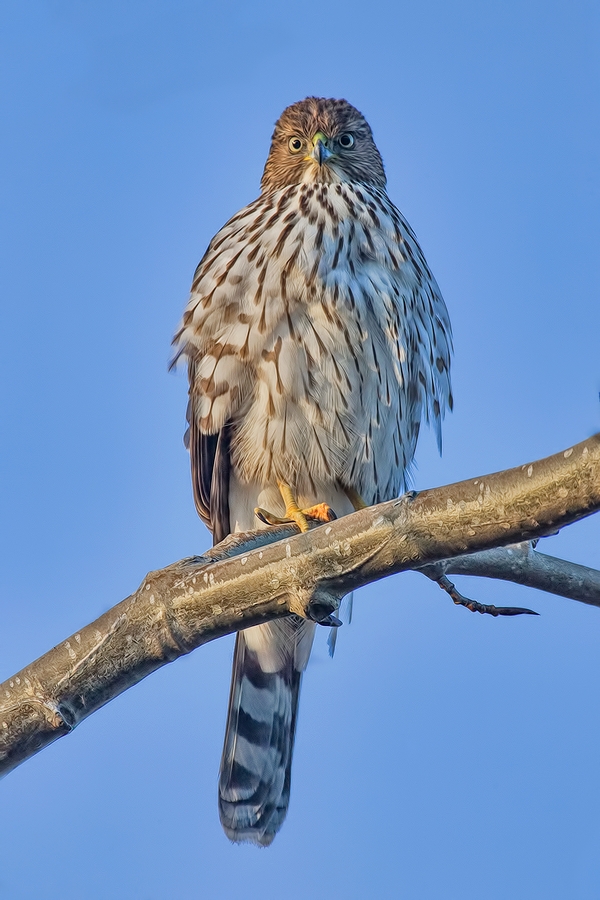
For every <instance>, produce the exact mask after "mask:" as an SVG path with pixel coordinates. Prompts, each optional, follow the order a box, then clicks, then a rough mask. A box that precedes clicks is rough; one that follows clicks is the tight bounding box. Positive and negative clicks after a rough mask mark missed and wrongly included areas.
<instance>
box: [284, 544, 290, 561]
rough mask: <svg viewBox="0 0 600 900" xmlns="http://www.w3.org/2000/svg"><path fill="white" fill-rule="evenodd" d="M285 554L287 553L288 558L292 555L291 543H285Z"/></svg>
mask: <svg viewBox="0 0 600 900" xmlns="http://www.w3.org/2000/svg"><path fill="white" fill-rule="evenodd" d="M285 555H286V557H287V558H288V559H289V558H290V557H291V555H292V548H291V547H290V545H289V544H286V545H285Z"/></svg>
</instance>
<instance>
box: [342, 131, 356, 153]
mask: <svg viewBox="0 0 600 900" xmlns="http://www.w3.org/2000/svg"><path fill="white" fill-rule="evenodd" d="M339 142H340V147H343V148H344V150H349V149H350V147H354V136H353V135H351V134H350V132H346V134H341V135H340V137H339Z"/></svg>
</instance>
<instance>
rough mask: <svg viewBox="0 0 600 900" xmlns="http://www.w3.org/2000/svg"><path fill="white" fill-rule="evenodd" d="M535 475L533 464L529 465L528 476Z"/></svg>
mask: <svg viewBox="0 0 600 900" xmlns="http://www.w3.org/2000/svg"><path fill="white" fill-rule="evenodd" d="M532 475H533V466H527V477H528V478H531V476H532Z"/></svg>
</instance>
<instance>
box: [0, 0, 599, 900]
mask: <svg viewBox="0 0 600 900" xmlns="http://www.w3.org/2000/svg"><path fill="white" fill-rule="evenodd" d="M599 30H600V29H599V13H598V6H597V4H595V3H593V2H579V0H575V2H572V0H571V2H547V0H544V2H541V0H540V2H534V0H520V2H516V0H503V2H501V3H500V2H492V3H477V2H469V0H462V2H461V0H450V2H442V0H437V2H436V0H421V2H420V3H418V4H415V3H409V2H407V0H400V2H392V0H370V2H369V3H368V4H359V3H357V2H354V0H348V2H341V0H329V2H327V3H316V4H314V3H312V4H310V3H309V4H306V3H304V4H298V3H294V4H292V3H289V4H288V3H282V2H276V3H268V2H265V0H258V2H256V0H254V2H251V3H241V2H240V0H236V2H231V0H229V2H228V0H225V2H221V3H220V5H219V6H218V7H217V6H216V5H211V6H209V5H208V4H205V3H201V2H182V0H168V2H167V0H146V2H135V0H131V2H130V0H125V2H124V0H120V2H115V0H103V2H102V3H96V2H89V0H70V2H69V0H46V2H41V0H31V2H22V0H12V2H11V0H5V2H3V3H2V4H1V5H0V32H1V38H0V41H1V46H0V75H1V79H2V112H1V117H2V139H1V141H0V168H1V171H2V174H3V176H4V177H3V186H2V207H3V212H2V229H3V233H2V239H1V253H2V264H3V274H2V295H3V296H2V306H1V325H0V342H1V346H0V366H1V368H2V372H1V375H0V397H1V401H0V403H1V405H0V416H1V418H0V423H1V424H0V450H1V454H2V460H1V463H2V469H1V484H0V490H1V504H2V524H1V528H2V533H1V540H0V554H1V561H0V608H1V619H0V621H1V629H0V678H4V677H8V676H9V675H11V674H13V673H14V672H15V671H17V670H18V669H20V668H21V667H22V666H24V665H25V664H27V663H28V662H30V661H31V660H32V659H34V658H35V657H36V656H38V655H40V654H41V653H43V652H44V651H46V650H47V649H49V648H50V647H51V646H53V645H54V644H55V643H57V642H58V641H60V640H61V639H64V638H65V637H67V636H68V635H69V634H71V633H72V632H74V631H76V630H77V629H78V628H79V627H81V626H82V625H84V624H86V623H88V622H89V621H91V620H92V619H94V618H95V617H96V616H98V615H99V614H100V613H102V612H103V611H104V610H106V609H107V608H109V607H110V606H112V605H113V604H114V603H116V602H118V601H119V600H120V599H122V598H123V597H124V596H126V595H127V594H128V593H130V592H131V591H132V590H134V589H135V588H136V587H137V585H138V584H139V583H140V582H141V580H142V579H143V576H144V575H145V573H146V572H147V571H148V570H150V569H155V568H159V567H161V566H163V565H166V564H168V563H170V562H172V561H174V560H176V559H179V558H181V557H183V556H186V555H189V554H192V553H195V552H198V551H201V550H202V549H204V548H205V547H207V546H208V545H209V543H210V539H209V535H208V533H207V532H206V531H205V529H204V528H203V526H202V525H201V524H200V522H199V521H198V519H197V518H196V515H195V512H194V508H193V503H192V499H191V491H190V484H189V474H188V458H187V454H186V452H185V450H184V448H183V444H182V433H183V428H184V413H185V405H186V389H187V386H186V380H185V377H184V375H183V374H182V373H179V374H175V375H173V374H171V375H169V374H168V373H167V363H168V360H169V354H170V347H169V344H170V339H171V336H172V334H173V332H174V330H175V327H176V325H177V322H178V319H179V316H180V315H181V312H182V309H183V305H184V303H185V301H186V298H187V292H188V288H189V284H190V281H191V276H192V273H193V270H194V268H195V265H196V263H197V262H198V260H199V258H200V256H201V254H202V253H203V251H204V248H205V246H206V244H207V243H208V241H209V239H210V237H211V236H212V235H213V234H214V232H215V231H216V230H217V229H218V228H219V227H220V226H221V225H222V224H223V223H224V222H225V220H226V219H227V218H228V217H229V216H230V215H231V214H233V213H234V212H235V211H236V210H237V209H239V208H240V207H241V206H243V205H244V204H246V203H247V202H249V201H251V200H252V199H253V198H254V197H255V196H256V195H257V192H258V183H259V179H260V175H261V172H262V166H263V163H264V159H265V157H266V154H267V151H268V146H269V139H270V135H271V131H272V127H273V123H274V122H275V120H276V118H277V117H278V115H279V114H280V112H281V110H282V109H283V108H284V107H285V106H286V105H287V104H289V103H291V102H293V101H295V100H298V99H300V98H302V97H304V96H306V95H307V94H313V93H314V94H318V95H324V96H328V95H329V96H345V97H346V98H347V99H349V100H350V101H351V102H353V103H354V104H355V105H356V106H358V108H359V109H361V110H362V111H363V112H364V114H365V115H366V117H367V119H368V120H369V122H370V123H371V125H372V127H373V130H374V132H375V137H376V140H377V142H378V145H379V147H380V149H381V152H382V154H383V157H384V160H385V162H386V166H387V172H388V176H389V192H390V195H391V197H392V198H393V199H394V201H395V202H396V203H397V205H398V206H399V207H400V208H401V209H402V211H403V212H404V213H405V215H406V216H407V218H408V220H409V221H410V222H411V224H412V226H413V227H414V229H415V230H416V233H417V235H418V237H419V240H420V242H421V244H422V246H423V248H424V250H425V253H426V255H427V258H428V261H429V263H430V265H431V267H432V268H433V270H434V272H435V274H436V276H437V279H438V281H439V283H440V285H441V287H442V290H443V292H444V295H445V298H446V301H447V304H448V306H449V308H450V312H451V315H452V319H453V324H454V332H455V345H456V355H455V366H454V387H455V390H454V394H455V398H456V411H455V413H454V415H453V416H451V417H450V419H449V420H448V421H447V426H446V428H445V435H444V455H443V457H442V459H441V460H440V459H439V458H438V457H437V451H436V449H435V441H434V439H433V436H432V435H431V434H430V433H427V432H426V433H425V435H424V437H423V439H422V441H421V443H420V448H419V453H418V469H417V472H416V479H415V486H416V487H418V488H423V487H430V486H433V485H436V484H442V483H447V482H451V481H454V480H459V479H463V478H467V477H470V476H476V475H479V474H482V473H486V472H490V471H494V470H496V469H502V468H505V467H508V466H512V465H517V464H520V463H524V462H527V461H529V460H533V459H536V458H538V457H540V456H545V455H547V454H550V453H553V452H556V451H558V450H561V449H564V448H566V447H568V446H569V445H570V444H572V443H574V442H576V441H579V440H582V439H583V438H585V437H587V436H588V435H590V434H591V433H593V432H594V431H597V430H600V427H599V426H600V415H599V413H600V406H599V403H598V391H599V389H600V352H599V347H600V338H599V335H600V303H599V296H600V294H599V287H600V284H599V282H600V278H599V275H600V272H599V266H598V242H599V237H600V234H599V215H598V210H599V203H598V201H599V190H598V187H599V182H598V162H599V159H598V156H599V153H598V150H599V134H600V129H599V121H598V104H597V98H598V87H599V83H600V82H599V74H600V72H599V68H600V66H599V63H598V59H599V54H598V46H599V36H600V35H599ZM599 524H600V523H599V522H598V520H597V519H593V518H592V519H589V520H588V521H587V522H584V523H581V524H579V525H575V526H573V527H571V528H569V529H567V530H566V531H565V532H563V533H562V534H561V535H560V536H559V537H557V538H552V539H549V540H547V541H545V542H544V546H543V548H542V549H545V550H546V551H547V552H555V553H558V554H562V555H564V556H566V557H567V558H571V559H574V560H577V561H580V562H584V563H587V564H588V565H595V566H598V567H600V549H599V546H598V532H599ZM460 586H461V587H462V589H463V590H464V591H465V593H467V594H470V595H471V596H476V597H477V598H478V599H480V600H483V601H487V602H492V603H496V604H504V605H505V604H517V605H530V606H533V607H534V608H535V609H537V610H538V611H539V612H541V613H542V615H541V617H540V618H533V617H530V618H529V617H524V618H522V619H516V620H515V619H513V620H510V619H509V620H494V619H491V618H488V617H481V616H476V615H472V614H471V613H469V612H468V611H466V610H463V609H458V608H455V607H454V606H453V605H452V603H451V602H450V601H449V599H448V598H446V597H444V595H443V594H442V592H441V591H439V590H438V589H437V588H436V587H435V586H434V585H432V584H431V583H429V582H427V581H426V579H424V578H422V577H420V576H418V575H416V574H412V573H411V574H407V575H403V576H399V577H396V578H393V579H390V580H389V581H386V582H382V583H379V584H376V585H373V586H372V587H370V588H368V589H365V590H363V591H361V592H360V593H359V594H358V596H357V598H356V603H355V618H354V622H353V623H352V625H351V626H350V627H347V626H345V627H344V628H343V629H342V633H341V634H340V635H339V638H340V639H339V641H338V650H337V652H336V657H335V659H334V661H333V662H331V661H330V660H329V659H328V657H327V654H326V649H325V635H324V634H323V635H321V636H320V637H321V640H320V642H319V645H318V647H317V649H316V652H315V654H314V659H313V661H312V662H311V665H310V667H309V670H308V672H307V675H306V678H305V683H304V689H303V697H302V703H301V712H300V722H299V733H298V742H297V748H296V756H295V768H294V779H293V782H294V783H293V789H292V803H291V808H290V814H289V817H288V820H287V822H286V824H285V826H284V828H283V831H282V832H281V834H280V835H279V836H278V838H277V839H276V841H275V843H274V845H273V846H272V847H271V848H270V849H269V850H265V851H257V850H256V849H254V848H252V847H245V846H244V847H236V846H232V845H230V844H229V843H228V841H227V840H226V839H225V837H224V836H223V834H222V833H221V830H220V826H219V823H218V816H217V806H216V776H217V770H218V765H219V758H220V752H221V741H222V736H223V728H224V721H225V711H226V705H227V695H228V688H229V668H230V656H231V646H232V639H231V638H229V639H225V640H221V641H218V642H215V643H214V644H211V645H209V646H206V647H204V648H202V649H201V650H199V651H197V652H196V653H194V654H192V655H191V656H189V657H188V658H185V659H182V660H179V661H177V662H176V663H174V664H173V665H170V666H167V667H166V668H164V669H162V670H161V671H160V672H158V673H156V674H155V675H153V676H152V677H150V678H148V679H147V680H146V681H144V682H143V683H142V684H140V685H139V686H137V687H135V688H134V689H132V690H130V691H128V692H127V693H126V694H125V695H123V696H121V697H119V698H118V699H117V700H115V701H114V702H112V703H110V704H109V705H108V706H107V707H105V708H104V709H103V710H101V711H100V712H98V713H97V714H95V715H94V716H93V717H91V718H90V719H89V720H87V721H86V722H85V723H83V724H82V725H81V727H80V728H78V729H77V730H76V732H75V733H74V734H72V735H71V736H70V737H69V738H68V739H66V740H62V741H59V742H58V743H56V744H54V745H53V746H52V747H50V748H49V749H47V750H45V751H44V752H43V753H41V754H40V755H39V756H37V757H35V758H34V759H32V760H31V761H30V762H28V763H26V764H25V765H24V766H22V767H21V768H20V769H18V770H17V771H15V772H14V773H13V774H11V775H10V776H9V777H8V778H6V779H5V780H4V781H3V783H2V784H1V785H0V798H1V799H0V810H1V813H0V897H1V898H6V900H38V898H42V897H43V898H49V900H54V898H59V897H60V898H61V900H81V898H86V900H103V898H114V900H171V898H175V897H177V898H178V900H188V898H190V900H191V898H197V897H209V898H212V897H219V898H225V900H227V898H238V897H247V898H261V900H269V898H280V897H286V898H290V900H295V898H305V897H309V896H310V897H314V898H330V897H343V898H349V900H354V898H357V900H358V898H364V897H367V896H369V897H377V898H398V897H402V898H409V900H410V898H416V900H429V898H431V900H453V898H457V900H458V898H460V900H482V898H483V900H488V898H493V900H495V898H499V900H504V898H507V897H510V898H515V900H518V898H524V900H531V898H544V900H551V898H561V900H562V898H566V897H569V898H586V900H587V898H597V897H600V767H599V766H598V759H599V756H600V704H599V696H600V653H599V648H600V610H598V609H594V608H590V607H586V606H583V605H580V604H577V603H573V602H571V601H568V600H564V599H560V598H555V597H551V596H547V595H542V594H537V593H534V592H531V591H527V590H525V589H523V588H517V587H514V586H510V585H504V584H502V583H494V582H486V581H474V580H473V581H471V580H467V579H463V580H462V581H461V583H460Z"/></svg>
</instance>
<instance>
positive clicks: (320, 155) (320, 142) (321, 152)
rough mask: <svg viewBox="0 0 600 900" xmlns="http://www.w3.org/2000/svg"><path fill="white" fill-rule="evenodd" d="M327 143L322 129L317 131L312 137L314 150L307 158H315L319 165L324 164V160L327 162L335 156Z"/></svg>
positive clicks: (314, 160)
mask: <svg viewBox="0 0 600 900" xmlns="http://www.w3.org/2000/svg"><path fill="white" fill-rule="evenodd" d="M327 143H328V141H327V137H326V135H324V134H323V132H322V131H317V133H316V134H315V136H314V138H313V139H312V145H313V148H312V151H311V153H310V154H309V155H308V156H307V157H306V158H307V159H311V160H313V162H316V164H317V165H318V166H322V165H323V163H324V162H327V160H328V159H329V157H330V156H333V153H332V152H331V150H330V149H329V148H328V146H327Z"/></svg>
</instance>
